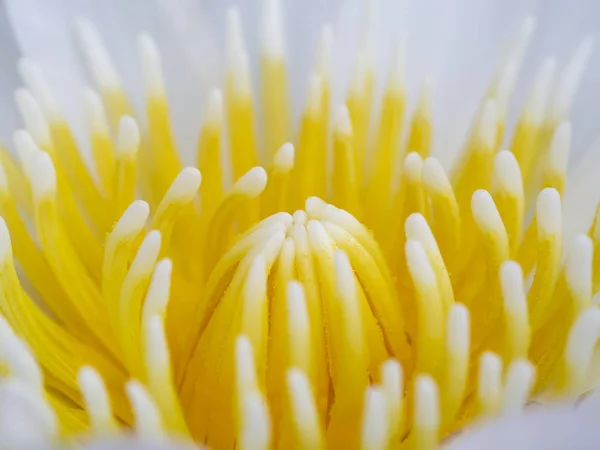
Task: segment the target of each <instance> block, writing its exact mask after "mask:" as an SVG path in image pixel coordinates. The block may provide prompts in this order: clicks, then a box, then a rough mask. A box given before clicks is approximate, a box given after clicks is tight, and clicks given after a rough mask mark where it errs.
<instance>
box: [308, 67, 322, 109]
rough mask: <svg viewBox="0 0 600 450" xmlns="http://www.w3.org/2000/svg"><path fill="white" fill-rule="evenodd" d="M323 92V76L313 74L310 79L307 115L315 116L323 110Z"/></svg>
mask: <svg viewBox="0 0 600 450" xmlns="http://www.w3.org/2000/svg"><path fill="white" fill-rule="evenodd" d="M322 94H323V78H321V76H320V75H311V77H310V78H309V79H308V92H307V94H306V111H305V114H306V115H307V116H315V115H317V114H319V111H320V110H321V97H322Z"/></svg>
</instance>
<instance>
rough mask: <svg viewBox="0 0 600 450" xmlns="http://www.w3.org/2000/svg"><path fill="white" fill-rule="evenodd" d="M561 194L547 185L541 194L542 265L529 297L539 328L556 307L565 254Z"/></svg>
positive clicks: (533, 321)
mask: <svg viewBox="0 0 600 450" xmlns="http://www.w3.org/2000/svg"><path fill="white" fill-rule="evenodd" d="M561 214H562V213H561V204H560V195H559V194H558V191H556V189H552V188H546V189H544V190H543V191H542V192H540V194H539V195H538V200H537V205H536V218H537V235H538V265H537V269H536V272H535V276H534V279H533V284H532V286H531V289H530V290H529V294H528V296H527V303H528V305H529V320H530V321H531V326H532V328H533V329H535V328H537V327H539V326H540V325H541V324H542V323H543V322H544V321H545V320H546V319H547V318H548V317H550V315H551V313H552V312H553V311H554V308H553V307H551V305H550V301H551V299H552V293H553V292H554V287H555V286H556V282H557V281H558V276H559V271H560V260H561V255H562V216H561Z"/></svg>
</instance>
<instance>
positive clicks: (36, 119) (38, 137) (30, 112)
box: [15, 88, 52, 148]
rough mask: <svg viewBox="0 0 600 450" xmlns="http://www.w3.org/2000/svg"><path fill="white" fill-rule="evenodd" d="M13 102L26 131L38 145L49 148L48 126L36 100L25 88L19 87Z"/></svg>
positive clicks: (50, 140) (50, 141) (50, 143)
mask: <svg viewBox="0 0 600 450" xmlns="http://www.w3.org/2000/svg"><path fill="white" fill-rule="evenodd" d="M15 102H16V104H17V108H18V109H19V112H20V113H21V117H22V118H23V122H25V127H26V128H27V131H29V133H31V136H32V137H33V138H34V139H35V141H36V143H37V144H38V145H40V146H41V147H46V148H49V147H50V146H51V145H52V138H51V135H50V128H49V127H48V122H47V121H46V118H45V117H44V113H43V112H42V109H41V107H40V105H39V103H38V102H37V100H36V99H35V98H34V97H33V95H31V93H30V92H29V91H28V90H27V89H24V88H19V89H17V90H16V91H15Z"/></svg>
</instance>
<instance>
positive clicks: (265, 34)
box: [261, 0, 284, 59]
mask: <svg viewBox="0 0 600 450" xmlns="http://www.w3.org/2000/svg"><path fill="white" fill-rule="evenodd" d="M263 1H264V6H263V24H262V27H261V31H262V42H261V44H262V52H263V54H264V55H265V56H266V57H269V58H276V59H281V58H283V56H284V45H283V30H282V23H281V22H282V20H281V3H280V0H263Z"/></svg>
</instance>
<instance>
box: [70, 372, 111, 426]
mask: <svg viewBox="0 0 600 450" xmlns="http://www.w3.org/2000/svg"><path fill="white" fill-rule="evenodd" d="M77 384H78V385H79V389H80V390H81V393H82V394H83V399H84V402H85V408H86V410H87V412H88V415H89V416H90V422H92V426H93V427H94V428H95V430H96V431H98V432H105V431H106V428H107V427H110V426H111V422H112V420H113V419H112V410H111V407H110V401H109V399H108V395H107V393H106V387H105V386H104V382H103V381H102V377H101V376H100V374H99V373H98V372H97V371H96V370H95V369H93V368H91V367H88V366H85V367H82V368H81V369H80V370H79V373H78V374H77Z"/></svg>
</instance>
